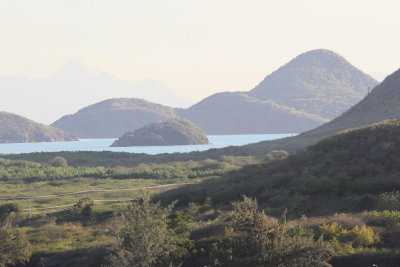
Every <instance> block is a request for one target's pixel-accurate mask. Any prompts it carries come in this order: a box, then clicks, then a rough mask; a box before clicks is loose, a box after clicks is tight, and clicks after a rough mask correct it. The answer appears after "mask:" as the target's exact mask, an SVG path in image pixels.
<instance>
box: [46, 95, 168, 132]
mask: <svg viewBox="0 0 400 267" xmlns="http://www.w3.org/2000/svg"><path fill="white" fill-rule="evenodd" d="M170 118H175V112H174V110H173V109H172V108H170V107H166V106H163V105H159V104H155V103H152V102H149V101H146V100H142V99H137V98H113V99H107V100H105V101H102V102H98V103H96V104H93V105H90V106H88V107H85V108H83V109H81V110H79V111H78V112H76V113H75V114H72V115H66V116H63V117H62V118H60V119H59V120H57V121H55V122H54V123H53V124H52V126H54V127H57V128H60V129H63V130H65V131H67V132H69V133H72V134H74V135H75V136H78V137H80V138H117V137H120V136H122V135H123V134H124V133H126V132H127V131H132V130H135V129H138V128H140V127H143V126H144V125H146V124H148V123H152V122H156V121H162V120H166V119H170Z"/></svg>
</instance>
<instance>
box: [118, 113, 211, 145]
mask: <svg viewBox="0 0 400 267" xmlns="http://www.w3.org/2000/svg"><path fill="white" fill-rule="evenodd" d="M201 144H208V138H207V136H206V134H205V132H204V131H203V130H202V129H200V128H198V127H196V126H195V125H194V124H192V123H191V122H189V121H187V120H178V119H172V120H167V121H164V122H154V123H151V124H148V125H145V126H143V127H142V128H139V129H136V130H135V131H133V132H127V133H125V134H124V135H123V136H122V137H120V138H119V139H118V140H116V141H115V142H114V143H113V144H112V145H111V146H114V147H125V146H173V145H201Z"/></svg>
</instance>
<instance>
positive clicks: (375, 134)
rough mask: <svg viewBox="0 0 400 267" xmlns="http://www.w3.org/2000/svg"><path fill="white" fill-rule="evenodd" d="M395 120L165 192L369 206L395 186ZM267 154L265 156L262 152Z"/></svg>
mask: <svg viewBox="0 0 400 267" xmlns="http://www.w3.org/2000/svg"><path fill="white" fill-rule="evenodd" d="M399 146H400V120H388V121H384V122H381V123H377V124H372V125H370V126H367V127H363V128H358V129H353V130H347V131H344V132H342V133H339V134H337V135H335V136H332V137H329V138H326V139H324V140H322V141H320V142H319V143H317V144H315V145H313V146H311V147H309V148H308V149H306V150H305V151H302V152H299V153H296V154H293V155H291V156H289V157H288V158H286V159H283V160H273V161H269V162H268V160H267V162H266V163H262V164H257V165H248V166H245V167H243V168H242V169H241V170H239V171H233V172H232V173H230V174H228V175H226V176H225V177H224V178H220V179H215V180H211V181H208V182H204V183H202V184H198V185H191V186H187V187H186V188H182V189H178V190H175V192H172V193H171V192H169V193H166V194H165V195H164V196H161V197H160V198H161V199H163V198H171V199H179V200H180V202H181V203H188V202H190V201H194V202H201V201H203V200H204V199H205V197H206V196H210V197H211V198H212V200H213V203H219V204H227V203H229V202H230V201H232V200H236V199H239V198H240V196H241V195H242V194H245V195H247V196H251V197H256V198H257V199H258V200H259V201H260V202H262V203H263V205H264V206H266V207H269V208H282V207H289V208H290V209H291V213H297V214H300V215H301V214H310V213H313V214H315V213H317V214H326V213H331V212H339V211H359V210H361V211H362V210H363V209H365V208H366V206H365V205H369V206H368V208H373V205H375V204H377V196H378V194H380V193H384V192H392V191H393V190H400V180H399V179H398V174H399V172H400V161H399V159H400V150H399V149H398V148H399ZM266 159H268V158H266Z"/></svg>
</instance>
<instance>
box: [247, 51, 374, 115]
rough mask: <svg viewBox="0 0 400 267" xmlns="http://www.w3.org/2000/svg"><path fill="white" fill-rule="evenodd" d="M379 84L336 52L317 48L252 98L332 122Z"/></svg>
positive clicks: (265, 83) (269, 80) (254, 92)
mask: <svg viewBox="0 0 400 267" xmlns="http://www.w3.org/2000/svg"><path fill="white" fill-rule="evenodd" d="M377 84H378V82H377V81H376V80H374V79H373V78H372V77H371V76H369V75H367V74H365V73H363V72H362V71H361V70H359V69H357V68H356V67H354V66H353V65H352V64H350V63H349V62H348V61H347V60H346V59H345V58H343V57H342V56H340V55H338V54H336V53H335V52H333V51H330V50H327V49H315V50H311V51H307V52H305V53H302V54H300V55H298V56H297V57H295V58H294V59H292V60H291V61H290V62H288V63H287V64H285V65H283V66H282V67H280V68H279V69H278V70H276V71H274V72H273V73H271V74H270V75H268V76H266V77H265V78H264V80H263V81H262V82H261V83H259V84H258V85H257V86H256V87H255V88H254V89H253V90H251V91H250V92H249V95H250V96H252V97H255V98H259V99H262V100H272V101H275V102H276V103H278V104H281V105H285V106H288V107H292V108H295V109H297V110H301V111H305V112H307V113H310V114H318V115H321V116H323V117H324V118H327V119H333V118H335V117H337V116H339V115H341V114H342V113H343V112H344V111H346V110H347V109H348V108H349V107H351V106H352V105H354V104H356V103H357V102H358V101H360V100H361V99H362V98H363V97H364V96H365V95H366V94H367V93H368V88H372V87H375V86H376V85H377Z"/></svg>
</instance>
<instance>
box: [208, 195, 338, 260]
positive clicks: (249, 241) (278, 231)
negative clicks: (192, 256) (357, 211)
mask: <svg viewBox="0 0 400 267" xmlns="http://www.w3.org/2000/svg"><path fill="white" fill-rule="evenodd" d="M233 206H234V211H233V212H232V213H231V215H230V216H229V220H230V221H229V226H227V227H226V228H225V237H224V238H223V239H221V240H220V241H219V243H218V244H217V245H216V247H215V252H214V253H215V255H216V259H215V261H214V265H217V266H271V267H284V266H287V267H289V266H291V267H292V266H293V267H294V266H330V265H329V264H328V263H327V262H328V261H329V260H330V259H331V258H332V256H333V255H334V252H333V250H332V248H331V247H330V246H329V244H327V243H325V242H323V241H322V239H319V240H318V241H314V240H313V238H312V237H310V236H305V235H294V233H293V232H291V234H289V233H288V231H287V225H286V214H284V215H282V218H281V219H280V220H279V221H278V222H277V221H276V220H275V219H273V218H270V217H268V216H266V215H265V213H264V212H260V211H258V205H257V202H256V201H255V200H252V199H250V198H247V197H244V198H243V201H238V202H234V203H233Z"/></svg>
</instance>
